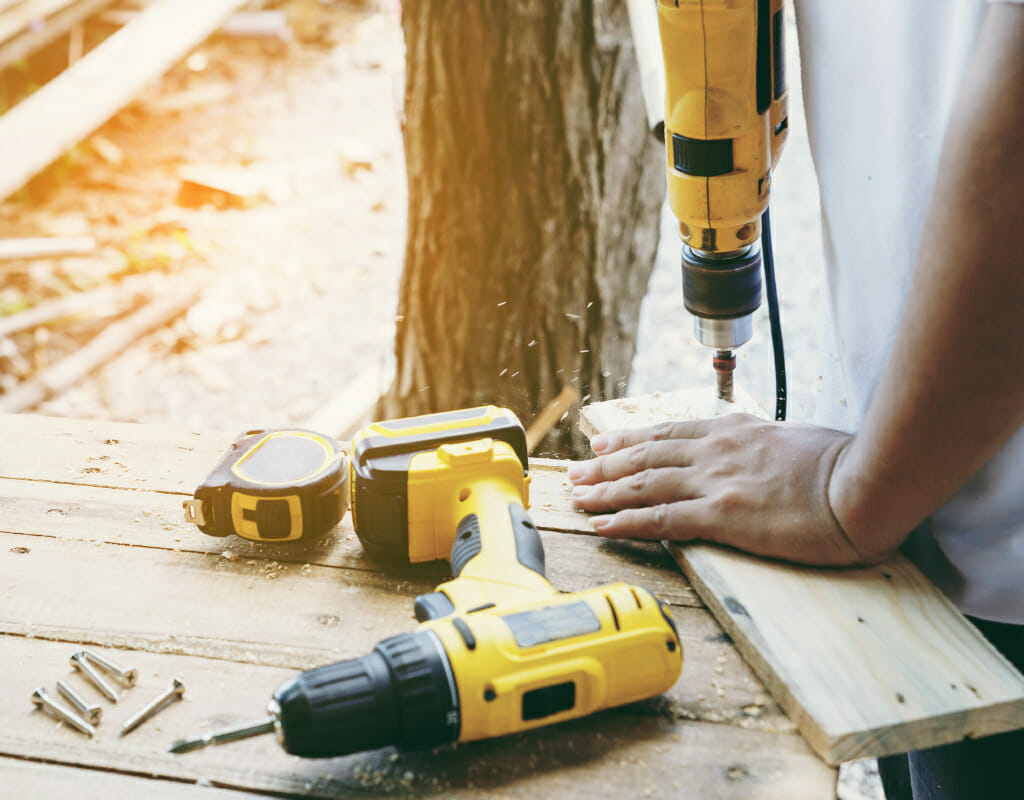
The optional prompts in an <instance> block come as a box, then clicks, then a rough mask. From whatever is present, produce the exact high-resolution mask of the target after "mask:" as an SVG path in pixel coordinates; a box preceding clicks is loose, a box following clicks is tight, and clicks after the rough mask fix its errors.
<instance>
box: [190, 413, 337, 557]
mask: <svg viewBox="0 0 1024 800" xmlns="http://www.w3.org/2000/svg"><path fill="white" fill-rule="evenodd" d="M183 505H184V508H185V518H186V520H188V521H189V522H193V523H195V524H196V525H197V526H198V527H199V530H201V531H203V533H207V534H210V535H211V536H228V535H230V534H232V533H234V534H238V535H239V536H241V537H243V538H245V539H251V540H254V541H259V542H285V541H295V540H297V539H303V538H306V539H312V538H315V537H317V536H320V535H322V534H324V533H326V532H327V531H328V530H330V529H331V528H333V527H334V526H335V525H336V524H337V522H338V521H339V520H340V519H341V518H342V517H343V516H344V514H345V510H346V508H347V507H348V463H347V461H346V459H345V454H344V453H343V452H342V451H341V450H340V448H339V447H338V443H337V442H335V441H334V440H333V439H331V438H329V437H327V436H324V435H322V434H319V433H315V432H313V431H307V430H301V429H282V430H253V431H247V432H245V433H243V434H242V435H240V436H239V437H238V438H237V439H235V441H234V442H232V444H231V446H230V447H229V448H228V451H227V452H226V453H225V454H224V456H223V457H222V458H221V460H220V461H219V462H218V464H217V466H215V467H214V468H213V471H211V472H210V474H209V475H208V476H207V477H206V480H204V481H203V482H202V484H200V486H199V487H198V488H197V489H196V491H195V497H194V499H193V500H188V501H185V503H184V504H183Z"/></svg>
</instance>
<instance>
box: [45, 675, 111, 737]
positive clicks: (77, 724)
mask: <svg viewBox="0 0 1024 800" xmlns="http://www.w3.org/2000/svg"><path fill="white" fill-rule="evenodd" d="M32 704H33V705H36V706H40V707H41V708H45V709H47V710H48V711H50V713H52V714H53V715H54V716H55V717H57V718H58V719H60V720H62V721H64V722H66V723H67V724H68V725H70V726H71V727H72V728H75V729H77V730H80V731H81V732H82V733H84V734H85V735H86V736H90V737H91V736H92V735H93V734H94V733H96V729H95V728H93V726H92V725H90V724H89V723H88V722H86V721H85V720H84V719H82V718H81V717H79V716H78V715H76V714H74V713H73V712H71V711H69V710H68V709H66V708H64V706H62V705H60V704H59V703H56V702H54V700H53V698H52V697H50V695H48V694H47V693H46V689H44V688H43V687H42V686H40V687H39V688H38V689H36V690H35V691H34V692H32Z"/></svg>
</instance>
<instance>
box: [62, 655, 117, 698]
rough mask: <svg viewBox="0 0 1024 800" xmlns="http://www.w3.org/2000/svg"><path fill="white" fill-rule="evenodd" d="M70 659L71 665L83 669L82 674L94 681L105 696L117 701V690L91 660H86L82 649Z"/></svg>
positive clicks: (91, 681)
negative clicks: (93, 665) (92, 664)
mask: <svg viewBox="0 0 1024 800" xmlns="http://www.w3.org/2000/svg"><path fill="white" fill-rule="evenodd" d="M70 661H71V666H73V667H74V668H75V669H77V670H81V672H82V674H83V675H85V677H87V678H88V679H89V682H90V683H92V685H93V686H95V687H96V688H97V689H99V690H100V692H102V693H103V696H104V697H106V698H107V699H108V700H109V701H110V702H111V703H116V702H117V692H115V691H114V687H113V686H111V685H110V684H109V683H107V682H106V680H104V679H103V676H102V675H100V674H99V673H98V672H97V671H96V670H94V669H93V668H92V666H91V665H90V664H89V662H88V661H86V660H85V653H83V652H81V651H79V652H77V653H75V654H74V655H73V656H71V659H70Z"/></svg>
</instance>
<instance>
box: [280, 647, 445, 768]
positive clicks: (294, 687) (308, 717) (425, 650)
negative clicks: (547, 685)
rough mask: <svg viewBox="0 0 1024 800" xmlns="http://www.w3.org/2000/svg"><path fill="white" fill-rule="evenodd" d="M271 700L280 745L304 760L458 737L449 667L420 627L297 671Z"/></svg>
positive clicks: (421, 745)
mask: <svg viewBox="0 0 1024 800" xmlns="http://www.w3.org/2000/svg"><path fill="white" fill-rule="evenodd" d="M274 705H276V706H277V714H278V719H279V723H280V732H281V735H282V738H283V741H282V744H283V745H284V748H285V749H286V750H287V751H288V752H289V753H291V754H293V755H297V756H305V757H308V758H329V757H332V756H341V755H345V754H347V753H356V752H360V751H363V750H375V749H377V748H380V747H387V746H388V745H396V746H399V747H408V748H426V747H434V746H436V745H439V744H444V743H446V742H453V741H455V740H456V739H458V736H459V727H460V725H459V703H458V693H457V691H456V688H455V682H454V678H453V677H452V671H451V665H450V664H449V661H448V657H447V655H446V654H445V652H444V648H443V647H442V645H441V643H440V641H439V640H438V639H437V637H436V636H435V635H434V634H432V633H429V632H426V631H422V632H414V633H403V634H400V635H398V636H392V637H391V638H389V639H385V640H384V641H383V642H381V643H380V644H378V645H377V646H376V647H375V648H374V649H373V652H371V653H369V654H368V655H365V656H361V657H360V658H354V659H351V660H349V661H339V662H338V663H336V664H330V665H328V666H325V667H319V668H317V669H312V670H309V671H307V672H303V673H302V674H301V675H298V676H296V677H295V678H293V679H292V680H290V681H288V682H287V683H285V684H283V685H282V686H281V687H279V688H278V690H277V691H276V692H275V693H274V700H273V703H272V707H273V706H274Z"/></svg>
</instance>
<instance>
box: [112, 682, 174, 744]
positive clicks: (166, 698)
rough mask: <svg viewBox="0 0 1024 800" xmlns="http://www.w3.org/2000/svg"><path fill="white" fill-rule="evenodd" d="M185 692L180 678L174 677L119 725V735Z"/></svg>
mask: <svg viewBox="0 0 1024 800" xmlns="http://www.w3.org/2000/svg"><path fill="white" fill-rule="evenodd" d="M184 694H185V684H184V683H183V682H182V680H181V678H174V679H173V680H172V681H171V685H170V686H168V687H167V689H166V691H164V692H163V694H161V695H160V696H159V697H156V698H154V699H153V700H152V701H150V702H149V703H148V704H147V705H145V706H143V707H142V708H141V709H140V710H139V711H137V712H136V713H135V715H134V716H132V717H131V718H130V719H129V720H128V721H127V722H125V724H124V725H122V726H121V735H122V736H124V735H125V734H127V733H131V732H132V731H133V730H135V729H136V728H137V727H139V726H140V725H141V724H142V723H143V722H145V721H146V720H147V719H149V718H150V717H152V716H154V715H155V714H156V713H157V712H158V711H161V710H163V709H164V708H165V707H167V706H169V705H170V704H171V703H173V702H174V701H175V700H180V699H181V698H182V697H183V696H184Z"/></svg>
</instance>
